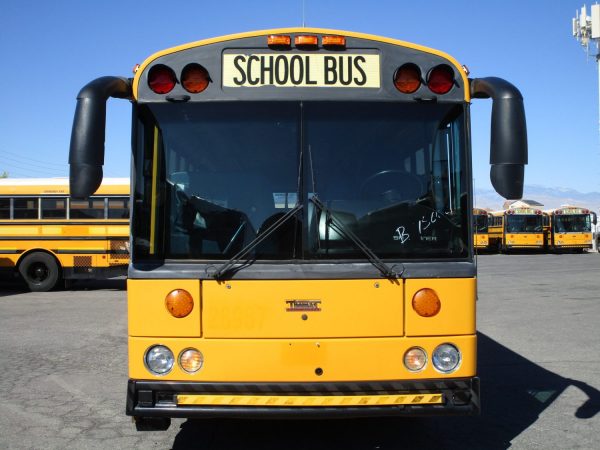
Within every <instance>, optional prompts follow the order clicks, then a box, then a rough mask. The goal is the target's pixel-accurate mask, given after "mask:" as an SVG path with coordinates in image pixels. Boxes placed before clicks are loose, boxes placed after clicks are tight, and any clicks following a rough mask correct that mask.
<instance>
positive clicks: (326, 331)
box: [127, 278, 476, 401]
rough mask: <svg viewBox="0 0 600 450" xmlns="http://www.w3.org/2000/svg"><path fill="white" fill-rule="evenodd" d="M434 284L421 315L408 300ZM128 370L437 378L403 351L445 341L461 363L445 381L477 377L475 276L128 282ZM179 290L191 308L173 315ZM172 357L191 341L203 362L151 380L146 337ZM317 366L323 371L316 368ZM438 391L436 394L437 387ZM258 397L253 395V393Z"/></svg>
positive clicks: (296, 378)
mask: <svg viewBox="0 0 600 450" xmlns="http://www.w3.org/2000/svg"><path fill="white" fill-rule="evenodd" d="M426 287H428V288H430V289H434V290H435V291H436V292H437V293H438V295H439V297H440V300H441V310H440V313H439V314H438V315H436V316H435V317H431V318H425V317H421V316H419V315H418V314H416V313H415V311H414V310H413V308H412V306H411V301H412V297H413V295H414V294H415V293H416V292H417V291H418V290H420V289H422V288H426ZM127 289H128V317H129V322H128V323H129V377H130V378H132V379H142V380H149V379H153V378H154V379H157V380H165V381H179V382H188V381H195V382H214V383H217V382H218V383H231V382H265V381H268V382H301V381H304V382H307V381H311V380H312V381H314V382H328V381H329V382H334V381H337V382H343V381H352V380H355V381H360V380H372V381H383V380H395V379H405V380H427V379H432V378H440V377H441V376H442V375H441V374H440V373H439V372H438V371H436V370H435V369H434V368H433V366H432V365H431V364H428V365H427V366H426V367H425V369H424V370H422V371H420V372H411V371H409V370H407V369H406V367H405V366H404V364H403V361H402V355H404V354H405V353H406V351H407V350H408V349H409V348H411V347H414V346H418V347H421V348H423V349H425V350H426V351H427V353H428V354H429V355H431V354H432V352H433V350H434V349H435V347H437V346H438V345H440V344H442V343H446V342H452V343H453V344H455V345H456V346H458V347H459V348H460V349H461V352H462V361H461V364H460V367H459V368H458V370H456V371H455V372H453V373H452V374H451V376H452V377H453V378H455V377H460V378H467V377H473V376H475V374H476V336H475V302H474V298H475V291H476V282H475V279H474V278H465V279H408V280H403V281H400V282H399V283H398V284H395V283H391V282H389V281H384V280H377V279H373V280H314V281H313V280H311V281H292V280H290V281H276V280H265V281H228V282H226V283H219V282H217V281H202V282H200V281H198V280H132V279H130V280H128V285H127ZM174 289H185V290H187V291H188V292H190V293H191V294H192V296H193V298H194V308H193V310H192V312H191V313H190V314H189V315H188V316H187V317H185V318H182V319H176V318H174V317H173V316H171V315H170V314H169V311H168V310H167V308H166V307H165V298H166V296H167V294H169V292H171V291H172V290H174ZM285 298H319V299H321V304H320V305H321V310H320V311H311V312H302V311H297V312H296V311H294V312H289V311H287V310H286V304H285V302H284V301H283V300H282V299H285ZM158 342H160V343H161V344H163V345H166V346H168V347H169V348H170V349H171V350H172V351H173V353H174V354H175V355H179V354H180V353H181V352H182V351H183V350H185V349H187V348H189V347H194V348H196V349H198V350H200V351H201V352H202V354H203V355H204V364H203V366H202V369H201V370H200V371H198V372H197V373H195V374H188V373H186V372H185V371H183V370H182V369H181V368H180V367H178V366H177V365H176V366H174V368H173V370H172V371H171V372H170V373H168V374H166V375H163V376H160V377H152V376H151V375H150V373H149V372H148V369H147V368H146V367H145V365H144V363H143V361H144V354H145V352H146V351H147V349H148V348H149V347H151V346H152V345H153V344H156V343H158ZM317 369H321V370H322V374H321V375H319V374H317V373H316V370H317ZM438 393H439V392H438ZM257 401H258V400H257Z"/></svg>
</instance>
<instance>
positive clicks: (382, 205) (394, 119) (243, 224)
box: [134, 102, 469, 260]
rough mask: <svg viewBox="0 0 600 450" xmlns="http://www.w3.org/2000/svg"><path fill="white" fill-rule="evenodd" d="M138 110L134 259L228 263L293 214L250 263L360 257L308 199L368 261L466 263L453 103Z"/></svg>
mask: <svg viewBox="0 0 600 450" xmlns="http://www.w3.org/2000/svg"><path fill="white" fill-rule="evenodd" d="M140 112H141V114H140V118H141V120H140V122H139V127H138V128H139V131H138V142H139V153H138V156H137V159H138V162H137V166H138V167H141V166H144V167H145V171H144V175H143V176H142V175H141V174H140V175H139V178H138V182H137V183H136V186H137V187H136V197H139V198H137V200H136V207H137V209H136V211H137V214H138V217H139V218H140V220H134V226H136V227H137V231H136V235H137V236H138V237H139V238H138V239H137V242H136V245H138V247H139V248H138V255H144V254H146V255H152V254H154V255H155V256H158V257H162V258H171V259H208V260H211V259H216V260H227V259H229V258H231V256H232V255H234V254H235V253H237V252H238V251H239V250H240V249H242V248H244V246H246V245H247V244H248V243H249V242H252V240H253V239H255V238H256V236H257V234H260V233H261V232H262V230H265V229H266V228H268V227H269V226H270V225H271V224H273V223H274V222H276V221H277V220H278V219H279V218H281V217H282V216H283V215H284V214H285V213H286V212H287V211H289V210H290V209H292V208H293V207H294V206H296V205H297V204H303V205H304V206H305V207H304V209H303V210H302V212H301V213H300V214H298V215H297V216H295V217H294V218H292V219H291V220H287V221H286V223H285V224H284V226H282V227H280V228H278V229H277V231H276V232H274V233H273V234H272V235H271V236H269V237H268V238H267V239H266V240H265V241H264V242H262V243H261V244H260V245H259V246H257V247H256V249H255V250H253V253H252V255H251V256H252V257H253V258H256V259H263V260H270V259H304V260H311V259H312V260H315V259H365V255H364V253H363V252H362V251H360V249H357V248H356V245H355V244H354V243H353V242H351V241H350V240H348V239H346V238H344V237H343V236H341V235H340V234H339V233H337V232H336V231H335V229H334V228H332V227H331V226H330V223H329V222H328V221H327V217H326V214H325V213H324V212H323V211H321V210H319V209H318V208H315V207H314V204H313V203H312V202H310V201H309V199H310V198H311V196H314V195H315V194H316V195H318V197H319V199H320V200H321V202H323V204H324V205H326V207H327V210H328V211H329V212H330V214H331V215H334V216H335V218H336V219H338V220H339V221H341V222H343V224H344V225H345V226H347V227H348V228H349V229H350V230H351V231H352V232H353V233H355V234H356V236H358V237H359V238H360V239H361V240H362V241H363V242H364V243H365V244H366V245H367V246H368V247H369V248H370V249H371V250H372V251H373V252H375V253H376V254H377V256H379V257H382V258H399V257H401V258H427V257H464V256H466V255H467V244H466V243H467V242H468V238H467V237H468V229H469V226H468V225H469V224H468V223H467V218H468V214H467V202H466V193H467V191H468V189H467V183H466V172H465V171H466V163H465V157H466V155H465V144H464V142H465V140H464V138H465V136H464V134H465V131H464V115H463V107H462V105H456V104H453V105H440V104H394V103H347V102H346V103H336V102H328V103H315V102H313V103H306V102H305V103H299V102H279V103H275V102H269V103H266V102H265V103H260V102H257V103H252V102H238V103H210V104H189V105H187V104H157V105H152V106H151V107H143V108H142V111H140ZM155 148H156V151H157V152H158V158H156V159H155V158H153V153H154V149H155ZM142 161H143V162H144V163H142ZM155 163H156V164H157V167H155V168H154V169H156V170H153V169H152V167H153V165H154V164H155ZM153 189H154V191H153ZM152 192H155V193H156V197H153V198H154V201H152V198H150V197H152ZM152 208H154V210H155V212H154V214H153V213H152ZM153 217H154V219H153ZM142 219H143V220H142ZM152 220H155V223H154V225H153V224H152V223H151V221H152ZM144 235H146V236H147V238H144ZM151 241H154V245H152V244H151Z"/></svg>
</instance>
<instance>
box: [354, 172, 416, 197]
mask: <svg viewBox="0 0 600 450" xmlns="http://www.w3.org/2000/svg"><path fill="white" fill-rule="evenodd" d="M422 194H423V183H422V182H421V180H420V179H419V178H418V177H417V176H416V175H413V174H412V173H408V172H405V171H404V170H397V169H388V170H380V171H379V172H376V173H374V174H373V175H370V176H369V177H367V178H366V179H365V180H364V181H363V182H362V184H361V185H360V190H359V195H360V197H361V198H363V199H365V198H383V199H385V200H386V201H387V202H389V203H398V202H402V201H407V200H417V199H418V198H419V197H420V196H421V195H422Z"/></svg>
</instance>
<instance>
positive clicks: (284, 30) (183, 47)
mask: <svg viewBox="0 0 600 450" xmlns="http://www.w3.org/2000/svg"><path fill="white" fill-rule="evenodd" d="M292 33H303V34H317V35H329V34H331V35H341V36H347V37H354V38H358V39H366V40H371V41H373V42H374V44H373V45H374V46H376V45H377V43H385V44H392V45H397V46H401V47H406V48H410V49H413V50H417V51H420V52H424V53H429V54H432V55H436V56H439V57H441V58H444V59H446V60H447V61H448V62H449V63H450V64H452V65H454V66H455V68H456V71H457V73H459V74H460V76H461V78H462V81H463V85H464V86H465V89H464V91H465V101H466V102H469V101H470V100H471V99H470V89H469V80H468V79H467V74H466V73H465V71H464V70H463V69H462V66H461V64H460V63H459V62H458V61H456V60H455V59H454V58H453V57H452V56H450V55H448V54H447V53H444V52H441V51H439V50H434V49H432V48H428V47H424V46H422V45H417V44H413V43H410V42H406V41H400V40H397V39H390V38H385V37H381V36H375V35H372V34H364V33H355V32H350V31H341V30H330V29H325V28H308V27H307V28H304V27H303V28H300V27H296V28H276V29H270V30H260V31H251V32H247V33H238V34H231V35H227V36H220V37H216V38H212V39H205V40H201V41H196V42H191V43H189V44H184V45H180V46H177V47H172V48H168V49H166V50H162V51H160V52H157V53H155V54H153V55H152V56H150V57H149V58H147V59H146V60H145V61H144V62H143V63H142V64H141V65H140V67H139V69H138V70H137V72H136V74H135V77H134V79H133V96H134V98H135V99H137V98H138V85H139V80H140V77H141V74H142V73H143V72H144V69H145V68H146V67H147V66H148V65H149V64H151V63H152V62H153V61H155V60H156V59H157V58H160V57H161V56H165V55H169V54H172V53H178V52H182V51H185V50H189V49H191V48H195V47H202V46H206V45H210V44H217V43H221V42H227V41H231V40H236V39H244V38H252V37H257V36H267V35H269V34H292ZM266 47H267V43H266V39H265V48H266Z"/></svg>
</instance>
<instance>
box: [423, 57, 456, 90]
mask: <svg viewBox="0 0 600 450" xmlns="http://www.w3.org/2000/svg"><path fill="white" fill-rule="evenodd" d="M427 86H428V87H429V89H430V90H431V92H433V93H434V94H446V93H448V92H449V91H450V89H452V86H454V70H452V67H450V66H448V65H446V64H440V65H439V66H435V67H434V68H433V69H431V70H430V71H429V75H428V76H427Z"/></svg>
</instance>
